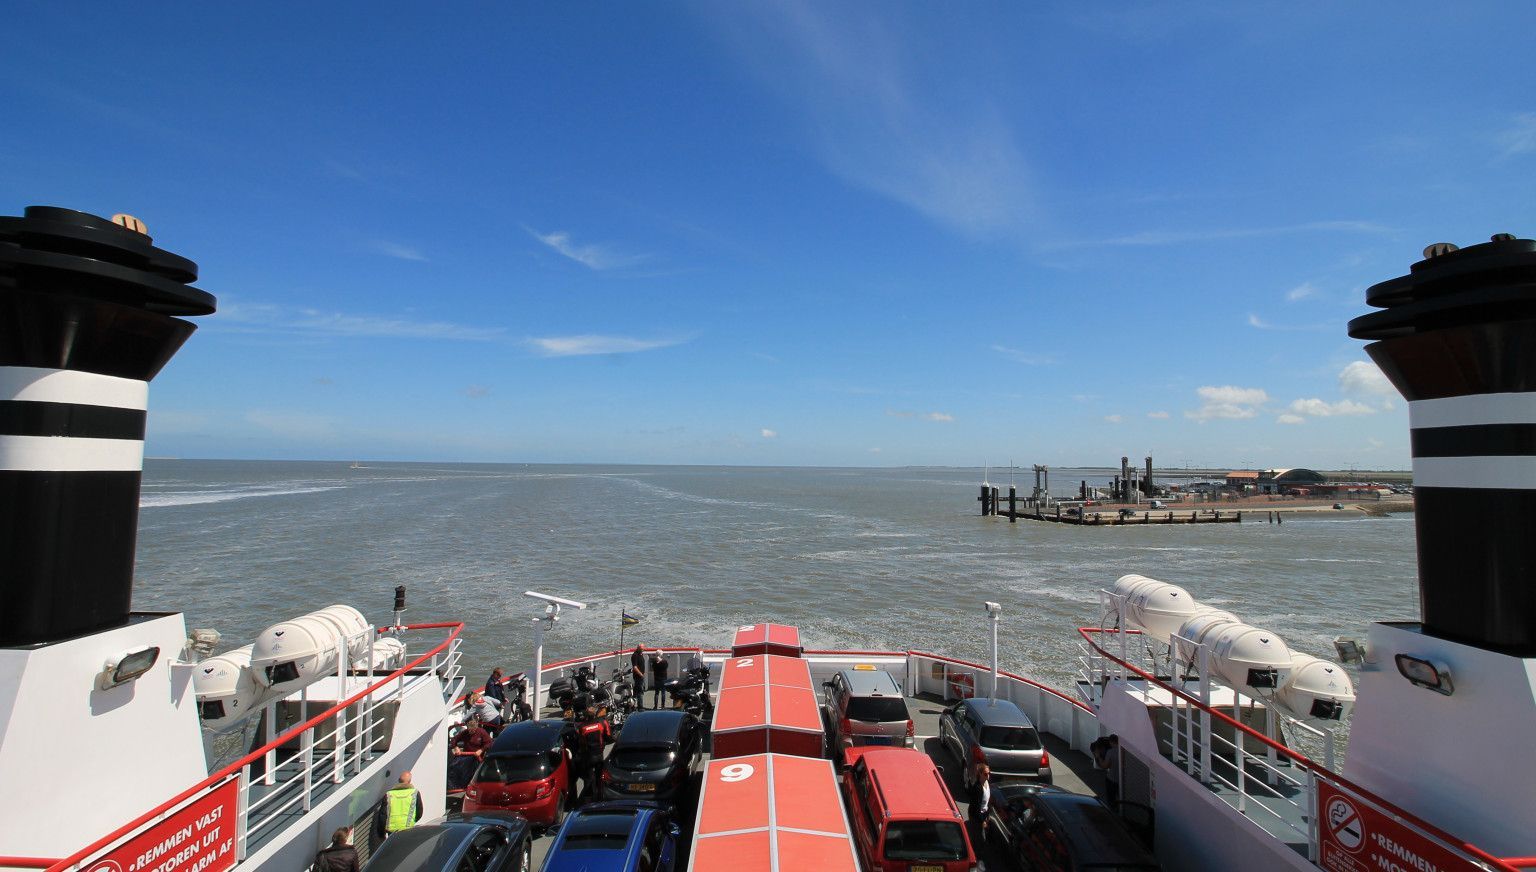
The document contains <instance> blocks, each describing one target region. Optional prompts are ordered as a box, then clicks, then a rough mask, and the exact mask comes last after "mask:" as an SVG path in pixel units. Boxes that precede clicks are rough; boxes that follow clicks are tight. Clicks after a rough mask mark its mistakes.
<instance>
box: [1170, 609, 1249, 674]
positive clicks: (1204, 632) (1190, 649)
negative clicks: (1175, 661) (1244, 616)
mask: <svg viewBox="0 0 1536 872" xmlns="http://www.w3.org/2000/svg"><path fill="white" fill-rule="evenodd" d="M1241 623H1242V621H1240V620H1238V619H1237V615H1234V614H1232V613H1231V612H1228V611H1224V610H1222V609H1218V608H1216V607H1215V606H1200V607H1199V608H1197V609H1195V613H1194V614H1192V615H1190V616H1189V617H1188V618H1186V619H1185V620H1184V623H1182V624H1180V625H1179V635H1180V636H1182V637H1183V639H1189V640H1190V641H1188V642H1185V641H1183V639H1181V640H1179V643H1178V645H1179V658H1180V659H1182V660H1183V661H1184V662H1186V663H1193V662H1195V657H1196V656H1197V654H1196V651H1197V650H1198V649H1197V647H1196V646H1198V645H1199V644H1200V643H1201V642H1204V641H1206V637H1207V636H1211V635H1212V634H1213V633H1214V632H1215V630H1216V628H1218V627H1221V626H1222V625H1224V624H1241ZM1197 665H1198V664H1197Z"/></svg>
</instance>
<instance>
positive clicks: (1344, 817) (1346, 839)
mask: <svg viewBox="0 0 1536 872" xmlns="http://www.w3.org/2000/svg"><path fill="white" fill-rule="evenodd" d="M1326 820H1327V821H1328V831H1329V832H1330V833H1331V834H1332V835H1333V840H1334V841H1335V842H1337V843H1338V845H1339V847H1341V848H1343V849H1344V850H1346V851H1358V850H1360V846H1361V845H1362V844H1364V843H1365V826H1364V825H1363V824H1362V823H1361V822H1360V810H1359V809H1357V808H1355V805H1354V803H1352V802H1350V801H1349V800H1347V799H1345V798H1344V797H1342V796H1335V797H1334V798H1333V799H1332V800H1330V801H1329V802H1328V816H1327V818H1326Z"/></svg>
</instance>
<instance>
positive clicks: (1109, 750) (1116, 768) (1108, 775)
mask: <svg viewBox="0 0 1536 872" xmlns="http://www.w3.org/2000/svg"><path fill="white" fill-rule="evenodd" d="M1088 750H1090V751H1092V752H1093V765H1094V768H1096V769H1098V770H1099V771H1100V772H1103V773H1104V799H1105V800H1107V801H1108V804H1109V805H1110V806H1111V807H1113V806H1114V804H1115V803H1116V802H1117V801H1119V799H1120V737H1119V736H1118V735H1116V734H1114V733H1110V734H1109V735H1107V736H1105V737H1103V738H1101V739H1099V740H1098V741H1096V742H1094V743H1093V744H1092V745H1089V746H1088Z"/></svg>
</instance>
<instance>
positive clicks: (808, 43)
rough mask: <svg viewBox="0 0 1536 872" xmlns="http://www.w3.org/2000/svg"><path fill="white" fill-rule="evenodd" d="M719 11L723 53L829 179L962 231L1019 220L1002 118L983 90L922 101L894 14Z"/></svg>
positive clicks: (816, 9) (1022, 205)
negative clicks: (744, 70) (790, 126)
mask: <svg viewBox="0 0 1536 872" xmlns="http://www.w3.org/2000/svg"><path fill="white" fill-rule="evenodd" d="M719 9H720V11H719V13H718V14H716V15H715V16H714V18H715V20H716V21H717V23H718V24H719V27H720V31H721V33H722V34H723V35H724V36H725V37H726V39H727V40H728V41H729V42H730V43H731V45H730V47H729V51H730V55H731V57H732V58H735V59H738V60H740V61H742V62H745V63H746V64H747V65H748V67H749V68H750V69H751V70H752V71H753V72H754V73H755V74H757V75H758V77H759V78H760V80H761V81H762V82H763V83H764V84H765V85H766V86H767V87H768V88H770V89H771V90H772V91H774V92H776V94H777V96H778V97H779V98H780V99H781V101H782V102H783V104H784V105H785V106H786V107H788V108H789V110H790V111H791V112H792V113H794V115H795V116H796V118H797V120H798V122H799V127H800V130H801V131H802V134H803V135H804V136H805V138H806V140H807V143H808V147H809V148H810V150H811V151H812V153H813V154H814V155H815V156H816V157H817V158H818V159H819V160H820V161H821V162H822V164H823V165H824V166H825V167H826V168H827V170H828V171H829V172H831V173H832V174H833V175H835V176H837V177H838V178H840V179H842V180H843V181H844V182H845V183H847V184H849V185H851V186H853V187H856V188H860V189H863V190H866V191H870V192H872V193H874V194H876V195H878V196H881V197H884V198H887V199H889V200H892V201H895V202H897V203H900V204H902V205H905V206H908V207H910V208H912V209H914V210H916V211H917V212H919V213H921V214H923V215H925V216H927V217H928V218H930V219H931V220H933V221H935V222H937V223H939V224H942V225H945V226H947V227H949V228H952V229H954V230H957V231H959V232H961V233H964V234H967V235H972V236H996V235H1002V234H1008V233H1014V232H1017V231H1018V230H1019V229H1020V228H1021V225H1022V224H1023V222H1024V221H1026V220H1027V218H1028V216H1029V214H1030V212H1031V211H1032V208H1033V205H1032V201H1033V192H1032V187H1033V186H1032V183H1031V181H1030V175H1031V173H1030V170H1029V167H1028V162H1027V160H1026V159H1025V157H1024V154H1023V151H1022V149H1021V148H1020V146H1019V144H1018V141H1017V139H1016V137H1015V135H1014V132H1013V130H1012V129H1011V128H1010V126H1009V124H1008V122H1007V121H1006V120H1005V118H1006V113H1005V112H1004V111H1002V110H1001V109H1000V108H998V107H996V106H994V105H992V104H991V103H990V102H989V97H988V95H987V93H986V92H985V90H975V91H972V92H971V93H969V94H968V95H967V99H964V100H955V99H949V97H948V93H949V92H948V91H947V90H945V89H937V91H938V93H939V94H943V95H944V96H942V97H941V96H933V97H928V96H926V95H927V94H928V93H932V92H933V91H934V90H935V89H932V88H931V87H929V85H930V83H928V82H925V81H924V80H923V75H922V73H921V72H920V71H919V70H918V69H916V64H915V63H914V59H915V58H918V57H920V56H921V52H920V51H919V49H918V46H916V45H913V44H911V40H910V39H908V38H907V37H906V35H905V34H904V33H903V32H901V30H900V28H899V25H898V23H896V22H895V21H893V19H891V18H889V17H885V16H867V15H858V14H848V13H847V12H846V10H843V9H842V8H841V7H838V6H836V4H832V5H828V4H820V3H812V2H781V3H760V4H748V5H746V6H737V7H730V6H721V7H719Z"/></svg>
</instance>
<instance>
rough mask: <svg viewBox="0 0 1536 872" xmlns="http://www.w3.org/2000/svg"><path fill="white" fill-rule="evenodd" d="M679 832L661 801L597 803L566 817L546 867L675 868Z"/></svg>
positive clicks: (569, 871)
mask: <svg viewBox="0 0 1536 872" xmlns="http://www.w3.org/2000/svg"><path fill="white" fill-rule="evenodd" d="M631 723H633V721H631ZM624 729H625V732H626V733H627V732H628V731H629V728H628V727H627V726H626V727H625V728H624ZM681 833H682V830H681V829H680V828H679V827H678V825H677V824H676V823H675V822H674V821H673V819H672V811H671V809H669V808H667V807H666V806H663V805H661V804H660V803H655V802H643V801H637V800H622V801H614V802H595V803H592V804H591V805H585V806H582V807H581V808H579V809H577V810H576V811H574V812H572V813H571V816H570V817H568V818H566V820H565V823H564V824H562V825H561V827H560V830H559V832H558V833H556V835H555V840H554V842H553V844H551V845H550V846H549V853H548V854H547V855H546V856H545V857H544V868H543V872H674V870H676V869H677V854H678V839H679V838H680V836H681Z"/></svg>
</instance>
